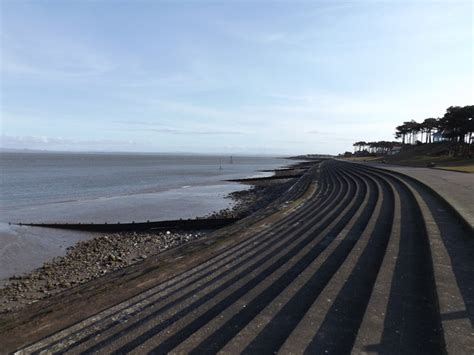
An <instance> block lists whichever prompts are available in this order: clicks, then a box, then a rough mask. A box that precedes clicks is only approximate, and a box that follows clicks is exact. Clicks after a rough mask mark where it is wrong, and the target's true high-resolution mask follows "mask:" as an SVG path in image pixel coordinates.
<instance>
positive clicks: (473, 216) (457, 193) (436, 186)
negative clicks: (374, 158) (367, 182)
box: [365, 163, 474, 229]
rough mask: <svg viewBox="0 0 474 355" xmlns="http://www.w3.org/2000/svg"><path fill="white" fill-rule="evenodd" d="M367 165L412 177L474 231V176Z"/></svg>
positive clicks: (393, 166) (444, 171)
mask: <svg viewBox="0 0 474 355" xmlns="http://www.w3.org/2000/svg"><path fill="white" fill-rule="evenodd" d="M365 164H367V165H371V166H375V167H378V168H383V169H387V170H392V171H396V172H399V173H402V174H405V175H408V176H411V177H413V178H415V179H417V180H419V181H421V182H423V183H425V184H426V185H428V186H430V187H431V188H432V189H433V190H435V191H436V192H437V193H438V194H440V195H441V196H442V197H443V198H444V199H445V200H446V201H447V202H449V204H451V205H452V206H453V207H454V208H455V209H456V210H457V211H458V213H459V214H460V215H461V216H462V217H463V218H464V219H465V220H466V221H467V222H468V223H469V224H470V225H471V228H473V229H474V174H468V173H461V172H456V171H447V170H440V169H430V168H414V167H408V166H396V165H387V164H380V163H365Z"/></svg>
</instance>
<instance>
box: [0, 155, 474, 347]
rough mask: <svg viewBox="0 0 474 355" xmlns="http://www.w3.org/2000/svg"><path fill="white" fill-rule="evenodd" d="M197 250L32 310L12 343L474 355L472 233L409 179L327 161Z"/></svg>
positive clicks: (12, 333)
mask: <svg viewBox="0 0 474 355" xmlns="http://www.w3.org/2000/svg"><path fill="white" fill-rule="evenodd" d="M196 243H200V244H199V245H198V244H195V245H194V246H193V245H192V243H189V244H186V245H184V246H183V249H182V250H181V254H179V255H180V257H179V260H177V259H176V256H177V255H178V254H177V253H178V252H179V250H177V249H179V248H176V249H175V250H173V251H171V252H172V254H166V253H164V254H163V255H162V256H159V257H158V258H156V259H155V260H147V261H146V262H144V263H143V264H142V265H141V266H140V265H136V266H134V269H130V270H129V271H123V270H122V271H120V273H117V274H116V275H109V278H108V279H107V278H104V279H103V280H100V279H98V280H95V281H94V282H95V283H91V285H87V284H86V285H84V286H82V288H78V289H77V290H74V289H73V290H70V291H69V293H67V294H65V295H62V296H61V295H59V296H58V297H57V298H56V299H50V300H48V301H47V303H44V304H41V305H39V304H38V305H33V306H32V307H31V308H30V309H25V310H23V311H22V313H21V314H18V315H16V318H15V319H14V320H11V321H10V322H3V325H2V326H1V327H0V341H1V342H2V343H4V344H6V346H7V347H8V349H11V350H15V349H20V351H21V352H23V353H31V352H37V353H39V352H41V351H47V352H65V351H71V352H74V353H83V352H85V353H90V352H100V353H116V354H121V353H126V352H132V351H135V352H139V353H167V352H175V353H187V352H190V353H195V354H197V353H216V352H218V351H222V352H223V353H239V352H243V353H248V354H250V353H275V352H280V353H282V354H286V353H304V352H306V353H316V354H320V353H321V354H322V353H336V354H340V353H342V354H344V353H350V352H355V353H362V352H379V353H430V354H433V353H444V352H446V351H447V352H449V353H453V354H461V353H462V354H464V353H473V352H474V335H473V321H474V279H473V277H472V275H473V272H474V259H473V258H472V255H473V253H474V238H473V236H472V230H471V229H469V228H466V227H465V226H464V225H463V224H462V223H459V219H458V216H457V215H456V214H455V213H453V211H452V210H451V209H449V208H447V207H446V205H445V202H444V201H441V200H440V199H439V197H438V196H436V195H435V194H433V192H432V191H430V190H429V189H427V188H426V187H425V186H423V185H422V184H420V183H418V182H416V181H414V180H412V179H408V178H404V177H403V176H402V175H399V174H394V173H392V172H389V171H387V170H382V169H376V168H372V167H368V166H363V165H358V164H352V163H345V162H339V161H333V160H325V161H322V162H318V163H315V165H314V166H313V167H312V168H310V169H309V170H308V171H307V172H306V173H305V174H304V175H303V176H302V177H301V178H300V179H299V181H298V182H297V183H296V184H295V185H293V187H292V188H291V189H290V190H289V191H288V192H287V193H286V194H284V195H282V196H281V198H280V199H279V200H278V201H275V202H274V203H272V204H271V205H270V206H268V207H267V208H265V209H264V210H262V211H259V212H257V213H256V214H254V215H251V216H249V217H247V218H244V219H242V220H240V221H238V222H236V223H234V224H232V225H230V226H228V227H225V228H223V229H221V230H219V231H216V232H215V233H213V234H211V235H210V236H207V237H205V238H201V239H199V240H198V241H196ZM186 248H187V249H186ZM167 258H168V259H167ZM167 260H168V261H167ZM170 260H172V262H171V261H170ZM171 263H172V267H166V265H170V264H171ZM85 299H87V300H88V301H87V302H86V301H84V300H85ZM34 307H36V308H34ZM40 310H41V312H40Z"/></svg>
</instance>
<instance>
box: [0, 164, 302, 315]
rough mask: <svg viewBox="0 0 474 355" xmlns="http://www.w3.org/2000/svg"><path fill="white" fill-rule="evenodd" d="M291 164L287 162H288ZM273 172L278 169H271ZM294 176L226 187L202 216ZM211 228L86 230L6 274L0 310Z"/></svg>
mask: <svg viewBox="0 0 474 355" xmlns="http://www.w3.org/2000/svg"><path fill="white" fill-rule="evenodd" d="M294 165H296V164H292V165H291V166H294ZM275 174H279V173H278V172H277V171H275ZM296 180H297V179H295V178H289V179H282V180H280V181H278V183H275V182H274V181H273V182H265V183H262V184H257V185H251V187H250V188H249V189H246V190H238V191H234V192H231V193H229V194H228V195H227V196H225V199H231V200H232V202H233V204H232V206H230V207H228V208H225V209H222V210H219V211H214V212H211V213H209V214H207V215H205V216H202V217H199V218H202V219H213V218H234V219H241V218H245V217H247V216H249V215H251V214H252V213H254V212H256V211H258V210H260V209H262V208H264V207H266V206H268V205H269V204H270V203H271V202H272V201H274V200H275V199H277V198H278V197H279V196H280V195H281V194H282V193H283V192H284V191H286V190H288V189H289V188H290V186H292V185H293V184H294V183H295V182H296ZM210 231H213V230H191V231H180V230H167V231H155V232H153V231H142V232H138V231H135V232H133V231H131V232H116V233H91V234H92V237H91V238H88V239H86V240H81V241H79V242H77V243H75V244H74V245H72V246H69V247H68V248H67V249H66V254H65V255H63V256H56V257H54V258H52V259H51V260H48V261H46V262H44V263H43V265H42V266H41V267H39V268H36V269H34V270H32V271H31V272H28V273H25V274H23V275H21V276H15V275H12V277H10V278H9V279H8V281H5V283H4V285H3V286H2V287H1V288H0V314H5V313H9V312H12V311H16V310H18V309H21V308H23V307H25V306H27V305H29V304H32V303H35V302H37V301H39V300H41V299H44V298H47V297H51V296H53V295H55V294H57V293H60V292H62V291H65V290H67V289H69V288H71V287H74V286H77V285H80V284H84V283H86V282H88V281H90V280H93V279H95V278H97V277H100V276H103V275H105V274H107V273H110V272H113V271H116V270H119V269H122V268H125V267H127V266H130V265H133V264H136V263H138V262H141V261H143V260H145V259H146V258H148V257H151V256H155V255H157V254H159V253H161V252H163V251H166V250H168V249H170V248H174V247H177V246H179V245H182V244H184V243H187V242H189V241H192V240H195V239H198V238H201V237H203V236H205V235H207V234H208V233H209V232H210Z"/></svg>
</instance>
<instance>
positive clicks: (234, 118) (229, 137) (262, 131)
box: [1, 0, 474, 154]
mask: <svg viewBox="0 0 474 355" xmlns="http://www.w3.org/2000/svg"><path fill="white" fill-rule="evenodd" d="M1 6H2V8H1V46H2V47H1V89H2V97H1V136H2V140H1V144H2V146H3V147H9V148H32V149H51V150H101V151H104V150H105V151H148V152H204V153H220V152H225V153H234V154H238V153H256V154H294V153H339V152H343V151H345V150H352V143H353V142H354V141H357V140H367V141H369V140H382V139H383V140H393V139H394V138H393V131H394V127H395V126H396V125H397V124H399V123H400V122H402V121H406V120H410V119H415V120H422V119H424V118H426V117H438V116H441V115H442V114H443V113H444V111H445V109H446V108H447V107H448V106H450V105H467V104H472V103H473V97H474V92H473V82H474V78H473V77H474V70H473V62H474V58H473V43H474V38H473V3H472V2H471V1H351V2H344V1H308V2H304V1H303V2H301V1H299V2H297V1H288V2H272V1H212V2H205V1H186V2H184V1H173V2H172V1H170V2H163V1H139V0H136V1H86V0H84V1H78V0H76V1H46V0H44V1H42V0H35V1H25V0H21V1H13V0H10V1H9V0H1Z"/></svg>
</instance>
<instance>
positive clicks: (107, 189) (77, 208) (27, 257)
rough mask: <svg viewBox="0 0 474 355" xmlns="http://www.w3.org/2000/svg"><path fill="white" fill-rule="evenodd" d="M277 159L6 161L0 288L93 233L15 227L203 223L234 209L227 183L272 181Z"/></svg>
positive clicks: (2, 168)
mask: <svg viewBox="0 0 474 355" xmlns="http://www.w3.org/2000/svg"><path fill="white" fill-rule="evenodd" d="M294 162H295V161H294V160H289V159H284V158H278V157H268V156H266V157H258V156H232V157H231V156H229V155H197V154H131V153H130V154H125V153H52V152H47V153H46V152H41V153H39V152H1V153H0V286H1V285H2V284H4V282H5V280H6V279H7V278H8V277H10V276H12V275H19V274H22V273H25V272H29V271H31V270H33V269H34V268H36V267H39V266H41V265H42V263H43V262H45V261H48V260H50V259H51V258H53V257H56V256H61V255H64V254H65V253H66V249H67V248H68V247H69V246H71V245H74V244H75V243H77V242H78V241H80V240H86V239H89V238H93V237H94V236H95V234H94V233H89V232H77V231H66V230H58V229H49V228H39V227H27V226H19V225H17V223H20V222H21V223H55V222H69V223H73V222H74V223H77V222H81V223H91V222H93V223H104V222H107V223H117V222H120V223H127V222H132V221H135V222H144V221H147V220H149V221H160V220H169V219H179V218H193V217H198V216H205V215H208V214H210V213H212V212H214V211H218V210H221V209H224V208H228V207H231V206H232V204H233V201H232V200H231V199H229V198H227V196H228V194H229V193H231V192H233V191H239V190H243V189H247V188H249V187H248V186H246V185H242V184H238V183H234V182H229V181H227V180H233V179H241V178H248V177H261V176H268V175H269V174H271V173H268V172H264V170H272V169H276V168H281V167H284V166H287V165H289V164H292V163H294Z"/></svg>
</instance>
